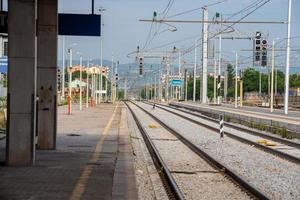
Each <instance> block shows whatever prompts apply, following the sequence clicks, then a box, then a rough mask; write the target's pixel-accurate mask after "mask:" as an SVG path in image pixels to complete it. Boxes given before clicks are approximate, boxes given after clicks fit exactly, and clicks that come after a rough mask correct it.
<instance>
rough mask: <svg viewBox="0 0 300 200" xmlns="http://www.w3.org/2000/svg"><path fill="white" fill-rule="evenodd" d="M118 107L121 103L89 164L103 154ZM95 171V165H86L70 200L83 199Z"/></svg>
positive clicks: (115, 109)
mask: <svg viewBox="0 0 300 200" xmlns="http://www.w3.org/2000/svg"><path fill="white" fill-rule="evenodd" d="M118 105H119V103H117V105H116V106H115V108H114V111H113V114H112V116H111V117H110V119H109V121H108V123H107V125H106V127H105V129H104V131H103V133H102V135H101V137H100V139H99V141H98V143H97V145H96V148H95V151H94V153H93V155H92V157H91V159H90V161H89V162H96V161H97V160H98V159H99V157H100V153H101V150H102V147H103V142H104V140H105V138H106V136H107V134H108V131H109V129H110V127H111V124H112V122H113V120H114V118H115V115H116V111H117V108H118ZM93 169H94V165H86V166H85V167H84V168H83V171H82V173H81V176H80V177H79V179H78V180H77V182H76V185H75V187H74V189H73V191H72V194H71V197H70V200H78V199H81V197H82V195H83V193H84V190H85V186H86V184H87V180H88V179H89V177H90V175H91V173H92V171H93Z"/></svg>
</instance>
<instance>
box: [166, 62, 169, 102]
mask: <svg viewBox="0 0 300 200" xmlns="http://www.w3.org/2000/svg"><path fill="white" fill-rule="evenodd" d="M169 84H170V58H169V57H168V59H167V86H166V91H167V92H166V94H167V95H166V98H167V103H169Z"/></svg>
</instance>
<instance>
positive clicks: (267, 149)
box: [144, 102, 300, 164]
mask: <svg viewBox="0 0 300 200" xmlns="http://www.w3.org/2000/svg"><path fill="white" fill-rule="evenodd" d="M144 103H146V104H149V105H152V104H150V103H148V102H144ZM156 107H158V108H160V109H162V110H164V111H167V112H169V113H172V114H174V115H176V116H179V117H181V118H183V119H186V120H188V121H190V122H192V123H195V124H197V125H200V126H203V127H205V128H208V129H210V130H212V131H214V132H215V133H219V128H216V127H214V126H211V125H209V124H207V123H204V122H200V121H198V120H195V119H192V118H190V117H188V116H186V115H183V114H180V113H178V111H179V112H182V113H185V114H189V115H192V116H195V117H199V118H202V119H205V120H209V121H211V122H214V123H217V124H218V123H219V121H218V120H216V119H213V118H210V117H207V116H203V115H200V114H197V113H194V112H189V111H186V110H182V109H176V108H174V107H171V106H167V105H163V104H158V105H157V104H156ZM170 109H173V110H176V111H177V112H176V111H172V110H170ZM224 125H225V126H228V127H230V128H233V129H236V130H238V131H241V132H244V133H246V134H247V133H249V134H252V135H255V136H259V137H262V138H266V139H270V140H272V141H276V142H278V143H281V144H285V145H287V146H289V147H293V148H294V149H296V150H299V148H300V145H299V144H298V143H295V142H292V141H287V140H285V139H280V138H277V137H273V136H270V135H266V134H262V133H260V132H255V131H253V130H249V129H245V128H242V127H239V126H236V125H233V124H230V123H225V124H224ZM224 134H225V135H227V136H228V137H230V138H232V139H235V140H238V141H240V142H243V143H246V144H249V145H252V146H253V147H256V148H258V149H261V150H263V151H265V152H268V153H270V154H273V155H276V156H278V157H280V158H283V159H286V160H288V161H290V162H293V163H296V164H300V158H299V157H297V156H294V155H292V154H289V153H287V152H284V151H287V150H277V149H275V148H272V147H268V146H265V145H262V144H259V143H257V142H256V141H253V140H249V139H247V137H245V136H241V135H238V134H233V133H229V132H228V131H225V132H224Z"/></svg>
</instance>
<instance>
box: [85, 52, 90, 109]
mask: <svg viewBox="0 0 300 200" xmlns="http://www.w3.org/2000/svg"><path fill="white" fill-rule="evenodd" d="M89 69H90V58H89V59H88V66H87V69H86V98H85V101H86V102H85V103H86V105H85V106H86V108H88V107H89Z"/></svg>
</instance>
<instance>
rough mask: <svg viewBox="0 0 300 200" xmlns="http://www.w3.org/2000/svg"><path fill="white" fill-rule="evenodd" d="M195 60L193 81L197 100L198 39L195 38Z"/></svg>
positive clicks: (194, 94)
mask: <svg viewBox="0 0 300 200" xmlns="http://www.w3.org/2000/svg"><path fill="white" fill-rule="evenodd" d="M194 52H195V60H194V82H193V102H195V101H196V73H197V39H196V40H195V50H194Z"/></svg>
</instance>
